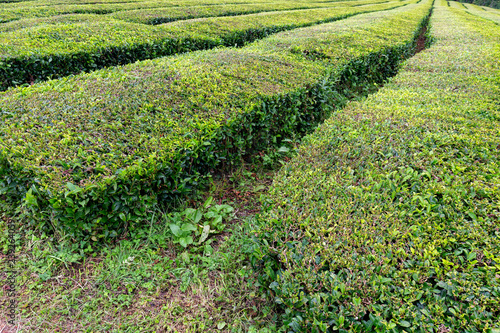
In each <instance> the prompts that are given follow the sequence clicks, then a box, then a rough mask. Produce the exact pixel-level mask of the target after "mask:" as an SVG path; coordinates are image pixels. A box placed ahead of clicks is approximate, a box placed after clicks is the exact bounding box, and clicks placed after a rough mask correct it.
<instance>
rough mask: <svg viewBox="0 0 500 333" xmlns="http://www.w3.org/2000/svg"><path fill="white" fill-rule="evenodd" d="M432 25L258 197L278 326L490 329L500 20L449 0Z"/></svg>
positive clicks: (259, 247) (493, 321)
mask: <svg viewBox="0 0 500 333" xmlns="http://www.w3.org/2000/svg"><path fill="white" fill-rule="evenodd" d="M430 25H431V30H430V33H431V35H432V39H433V41H434V42H433V44H432V46H431V47H430V48H428V49H427V50H424V51H423V52H421V53H418V54H417V55H416V56H414V57H413V58H411V59H410V60H409V61H407V62H406V63H405V64H404V66H403V68H402V70H401V71H400V72H399V74H398V75H397V76H395V77H394V78H393V79H392V80H391V81H390V83H388V84H386V85H385V86H384V87H383V88H382V89H381V90H380V91H379V92H378V93H376V94H373V95H371V96H369V97H368V98H367V99H366V100H365V101H361V102H356V103H352V104H350V105H349V106H348V107H346V108H345V109H343V110H341V111H339V112H336V113H335V114H333V115H332V117H331V118H329V119H328V120H326V121H325V123H324V124H323V125H322V126H320V127H318V129H317V130H316V131H315V132H314V133H313V134H311V135H310V136H308V137H306V138H305V139H304V140H303V141H302V144H301V146H300V149H299V151H298V154H297V156H296V157H294V158H293V159H292V160H291V161H290V162H289V163H287V164H286V165H285V166H284V167H283V169H282V170H281V171H280V173H279V175H278V176H277V177H275V179H274V182H273V185H272V187H271V189H270V191H269V193H268V195H267V196H266V197H265V198H264V199H263V204H264V208H263V211H262V213H261V214H260V215H259V217H258V221H260V227H259V229H258V230H257V231H256V248H255V252H254V255H253V257H252V262H253V265H254V267H255V268H257V269H258V271H259V274H260V282H261V284H262V285H263V286H265V287H266V288H268V290H269V293H270V294H271V295H272V296H273V298H274V300H275V302H276V305H277V307H278V309H277V310H276V311H277V313H279V316H280V318H279V319H280V322H281V325H282V326H281V330H280V331H282V332H285V331H286V332H325V331H328V332H491V331H492V329H493V328H497V329H498V328H500V322H499V321H498V319H499V318H500V237H499V236H500V232H499V227H500V224H499V221H500V206H499V203H500V149H499V148H500V146H499V142H500V126H499V125H500V107H499V106H500V103H499V102H500V81H499V80H498V78H499V77H500V76H499V74H500V29H499V28H498V26H497V25H495V24H493V23H491V22H487V21H485V20H482V19H479V18H475V17H473V16H471V15H469V14H467V13H466V12H465V11H464V10H458V9H454V8H450V7H448V6H447V3H446V1H439V2H438V4H436V5H435V7H434V10H433V14H432V17H431V20H430ZM494 331H495V330H493V332H494Z"/></svg>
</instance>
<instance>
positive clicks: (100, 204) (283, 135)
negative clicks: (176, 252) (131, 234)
mask: <svg viewBox="0 0 500 333" xmlns="http://www.w3.org/2000/svg"><path fill="white" fill-rule="evenodd" d="M429 9H430V2H429V1H426V2H422V3H420V4H414V5H408V6H405V7H401V8H398V9H395V10H390V11H383V12H377V13H372V14H366V15H362V16H355V17H353V18H351V19H347V20H345V21H343V22H339V23H330V24H326V25H320V26H315V27H311V28H303V29H298V30H295V31H293V32H286V33H283V34H278V35H275V36H272V37H270V38H268V39H265V40H263V41H260V42H258V43H254V44H252V45H249V46H247V47H244V48H242V49H222V50H214V51H207V52H194V53H191V54H189V55H181V56H177V57H173V58H165V59H159V60H156V61H147V62H141V63H136V64H133V65H129V66H125V67H123V68H114V69H109V70H103V71H98V72H94V73H91V74H87V75H79V76H75V77H72V78H67V79H64V80H58V81H49V82H47V83H44V84H40V85H36V86H33V87H30V88H19V89H14V90H10V91H8V92H6V93H4V94H3V95H2V96H1V97H2V99H1V100H0V115H1V116H0V117H1V119H2V122H1V124H2V125H1V130H0V165H1V168H0V195H1V196H2V197H1V198H2V200H5V201H10V202H14V203H22V204H23V205H24V209H25V211H26V214H27V215H28V216H29V217H30V219H31V222H30V223H31V225H32V226H35V227H36V228H38V229H40V230H47V231H56V232H59V233H61V234H63V235H68V236H70V237H72V238H73V239H75V240H78V241H80V242H81V244H82V246H85V244H86V242H89V241H90V240H93V241H96V240H98V241H106V240H109V239H114V238H116V237H117V236H118V235H120V234H121V233H123V232H125V231H126V230H130V227H132V226H133V225H135V224H138V223H141V221H142V220H143V219H144V217H145V216H146V214H147V211H148V209H150V208H151V207H153V206H155V205H157V204H159V205H164V206H165V205H169V204H171V203H172V202H175V201H176V200H178V198H180V197H183V196H185V195H188V194H189V193H190V192H191V191H192V189H193V188H195V187H197V186H199V183H200V182H201V181H203V179H204V177H206V175H208V174H209V173H210V172H211V171H213V170H217V169H221V168H226V167H228V166H231V165H235V164H237V163H239V161H240V160H241V158H242V156H247V155H249V154H251V153H252V152H256V151H263V150H265V149H267V148H268V147H269V146H272V145H276V146H277V147H280V146H282V142H285V141H284V140H286V139H287V138H293V137H294V136H295V135H298V136H301V135H304V134H306V133H307V132H309V131H311V130H312V129H313V128H314V127H315V125H316V124H317V123H318V122H320V121H321V120H322V119H324V118H325V117H326V116H327V115H328V114H329V113H330V112H331V111H332V109H333V108H334V107H335V105H336V104H338V103H339V101H343V100H344V99H345V97H343V96H344V95H343V94H344V92H343V90H344V88H345V89H348V88H347V84H346V82H350V84H352V85H354V83H356V82H361V78H365V79H367V80H369V81H370V82H371V84H372V85H373V82H374V81H377V80H381V79H382V78H383V77H382V76H380V74H379V73H380V72H382V73H383V74H384V75H387V74H390V73H395V71H396V68H397V66H398V64H399V62H400V61H401V60H402V59H404V58H405V57H408V56H409V55H410V54H411V53H412V51H413V49H414V47H415V42H414V41H415V39H416V36H417V35H418V31H419V30H420V29H421V25H422V24H423V22H425V20H426V17H427V15H428V13H429ZM389 26H390V27H392V28H391V29H388V28H387V27H389ZM362 29H364V30H366V31H364V30H362ZM357 31H363V33H362V35H361V34H360V33H359V32H357ZM334 32H335V33H334ZM382 32H384V33H385V35H384V36H385V38H384V39H381V38H379V36H380V35H381V33H382ZM313 45H322V48H320V49H317V52H320V53H321V54H322V57H321V59H311V58H310V57H309V55H308V54H309V53H310V52H307V50H308V48H310V47H312V46H313ZM292 46H293V47H292Z"/></svg>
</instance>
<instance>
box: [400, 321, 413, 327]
mask: <svg viewBox="0 0 500 333" xmlns="http://www.w3.org/2000/svg"><path fill="white" fill-rule="evenodd" d="M399 325H401V326H403V327H410V326H411V324H410V323H409V322H407V321H406V320H401V321H400V322H399Z"/></svg>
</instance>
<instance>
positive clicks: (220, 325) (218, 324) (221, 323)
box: [217, 321, 226, 330]
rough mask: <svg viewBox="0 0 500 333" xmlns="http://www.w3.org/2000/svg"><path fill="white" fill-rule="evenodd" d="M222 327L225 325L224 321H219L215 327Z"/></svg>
mask: <svg viewBox="0 0 500 333" xmlns="http://www.w3.org/2000/svg"><path fill="white" fill-rule="evenodd" d="M224 327H226V323H225V322H223V321H222V322H220V323H217V329H219V330H221V329H223V328H224Z"/></svg>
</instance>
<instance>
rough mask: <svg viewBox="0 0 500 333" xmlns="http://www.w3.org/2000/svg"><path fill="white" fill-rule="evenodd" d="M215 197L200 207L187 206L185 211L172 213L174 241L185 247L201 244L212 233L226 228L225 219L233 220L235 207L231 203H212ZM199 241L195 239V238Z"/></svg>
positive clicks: (171, 226) (171, 224) (171, 225)
mask: <svg viewBox="0 0 500 333" xmlns="http://www.w3.org/2000/svg"><path fill="white" fill-rule="evenodd" d="M212 200H213V198H212V197H210V198H208V199H207V201H206V202H205V204H204V205H203V207H201V208H199V209H194V208H187V209H186V210H184V211H183V212H175V213H172V214H171V215H170V217H169V222H170V223H169V228H170V230H171V231H172V235H173V238H174V243H179V244H180V245H181V246H183V247H187V246H188V245H190V244H193V243H196V244H197V245H201V244H202V243H203V242H205V241H206V240H207V238H208V236H209V235H210V234H214V233H219V232H221V231H222V230H224V227H225V226H224V224H223V221H224V220H226V221H231V213H232V212H233V208H232V207H231V206H229V205H211V203H212ZM196 238H197V239H198V241H195V239H196Z"/></svg>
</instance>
